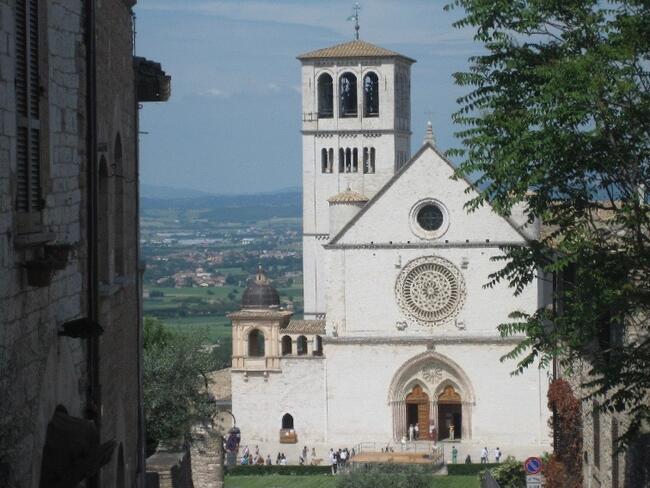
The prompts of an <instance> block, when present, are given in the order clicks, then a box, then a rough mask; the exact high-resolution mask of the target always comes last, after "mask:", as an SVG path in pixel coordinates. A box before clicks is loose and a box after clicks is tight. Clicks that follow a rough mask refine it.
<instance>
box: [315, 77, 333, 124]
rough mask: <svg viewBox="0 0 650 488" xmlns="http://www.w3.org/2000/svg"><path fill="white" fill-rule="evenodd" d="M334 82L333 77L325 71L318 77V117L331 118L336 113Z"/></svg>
mask: <svg viewBox="0 0 650 488" xmlns="http://www.w3.org/2000/svg"><path fill="white" fill-rule="evenodd" d="M333 102H334V83H333V82H332V77H331V76H330V75H328V74H327V73H323V74H322V75H320V76H319V77H318V117H319V118H321V119H330V118H332V116H333V115H334V103H333Z"/></svg>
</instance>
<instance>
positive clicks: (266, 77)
mask: <svg viewBox="0 0 650 488" xmlns="http://www.w3.org/2000/svg"><path fill="white" fill-rule="evenodd" d="M445 3H446V2H445V1H440V0H366V1H363V2H361V6H362V10H361V13H360V17H361V38H362V39H363V40H366V41H368V42H372V43H374V44H378V45H380V46H382V47H386V48H388V49H393V50H396V51H399V52H401V53H403V54H405V55H407V56H409V57H412V58H415V59H416V60H417V63H416V64H415V65H413V68H412V80H411V86H412V128H413V139H412V141H413V147H412V150H413V152H415V151H416V150H417V148H418V147H419V145H420V143H421V141H422V138H423V135H424V130H425V124H426V121H427V119H431V120H432V122H433V128H434V132H435V134H436V137H437V139H438V145H439V146H440V147H441V148H442V149H447V148H449V147H452V146H455V145H457V144H458V143H457V141H456V139H455V138H454V137H453V132H454V127H453V126H452V123H451V114H452V113H453V112H454V111H455V109H456V102H455V100H456V98H457V97H458V96H459V95H461V94H462V93H463V91H462V90H461V89H460V88H459V87H456V86H454V84H453V79H452V73H454V72H456V71H462V70H464V69H466V67H467V64H468V63H467V58H468V57H469V56H471V55H472V54H476V52H477V51H478V49H479V48H478V46H477V45H476V44H475V43H474V42H473V41H472V32H470V31H468V30H458V29H454V28H453V27H452V26H451V24H452V22H453V21H454V20H456V19H457V18H458V16H459V15H460V12H452V13H448V12H445V11H444V10H443V6H444V5H445ZM352 4H353V2H352V1H348V0H345V1H339V0H331V1H330V0H328V1H325V0H302V1H297V0H139V1H138V3H137V6H136V9H135V11H136V15H137V21H136V22H137V24H136V28H137V39H136V43H137V47H136V49H137V54H138V55H139V56H145V57H147V58H149V59H153V60H156V61H158V62H160V63H162V65H163V69H164V70H165V71H166V72H167V73H168V74H170V75H171V76H172V98H171V99H170V101H169V102H167V103H161V104H155V103H148V104H145V106H144V108H143V109H142V110H141V127H140V128H141V130H142V131H144V132H147V134H143V135H141V139H140V141H141V146H140V152H141V175H140V176H141V181H142V183H145V184H151V185H163V186H172V187H180V188H190V189H196V190H201V191H207V192H211V193H219V194H223V193H255V192H262V191H272V190H277V189H281V188H286V187H292V186H299V185H300V184H301V138H300V132H299V131H300V96H299V84H300V69H299V62H298V61H297V60H296V56H297V55H298V54H301V53H303V52H306V51H309V50H312V49H318V48H321V47H327V46H330V45H334V44H337V43H340V42H345V41H348V40H350V39H352V35H353V32H354V31H353V24H352V22H348V21H346V18H347V17H348V16H349V15H350V14H351V13H352Z"/></svg>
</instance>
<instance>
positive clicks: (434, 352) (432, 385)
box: [231, 40, 550, 460]
mask: <svg viewBox="0 0 650 488" xmlns="http://www.w3.org/2000/svg"><path fill="white" fill-rule="evenodd" d="M298 59H299V60H300V62H301V65H302V97H303V104H302V112H303V115H302V119H303V126H302V137H303V199H304V200H303V267H304V303H305V312H304V319H301V320H294V319H293V318H292V313H291V312H290V311H286V310H282V309H281V308H280V306H279V305H280V302H279V299H278V296H277V293H276V292H275V290H274V289H273V288H272V286H271V285H270V284H269V283H268V281H267V280H266V278H265V276H264V274H263V272H260V273H258V276H257V277H256V279H255V281H254V282H253V283H252V284H251V285H250V286H249V288H248V289H247V290H246V294H245V295H244V300H243V308H242V310H241V311H240V312H237V313H235V314H232V316H231V319H232V321H233V367H232V373H231V374H232V392H233V397H232V404H233V413H234V414H235V417H236V419H237V425H238V426H239V427H240V428H241V431H242V443H243V444H247V445H249V446H250V445H259V446H260V449H261V450H262V452H263V453H264V454H265V455H266V453H267V451H268V452H269V453H271V452H272V453H275V452H277V451H283V452H285V453H287V454H288V455H289V457H290V458H291V457H292V456H293V458H294V460H297V455H298V452H299V450H300V449H302V447H303V446H305V445H306V446H308V447H309V448H310V449H311V448H312V447H315V448H316V450H317V454H318V455H324V454H325V453H326V451H327V450H329V448H330V447H332V448H339V447H348V448H352V447H354V446H357V445H359V444H362V443H374V444H375V445H376V446H377V449H379V446H386V445H389V444H399V443H400V442H401V441H402V439H403V438H404V437H405V436H408V431H409V426H411V425H417V426H418V431H419V434H418V436H419V438H420V440H430V439H435V440H437V441H446V442H443V445H445V446H447V447H446V448H448V449H449V448H450V446H451V445H452V444H453V445H456V446H457V448H458V450H459V451H460V453H461V455H463V456H464V455H465V454H466V453H467V454H471V455H472V457H473V458H474V457H477V456H478V451H479V449H480V448H481V447H483V446H488V447H489V448H490V449H493V448H494V447H496V446H499V447H500V448H501V451H503V452H504V453H505V454H513V455H516V456H518V457H522V456H526V455H531V454H540V453H542V452H543V451H547V450H550V439H549V431H548V426H547V422H548V412H547V408H546V390H547V384H548V379H547V373H546V372H545V371H543V370H537V369H535V368H531V369H530V370H528V371H526V372H525V373H524V374H521V375H518V376H511V374H510V372H511V371H512V370H513V369H514V366H515V364H514V363H513V362H501V361H500V358H501V357H502V356H503V355H504V354H506V353H507V352H508V351H510V350H511V349H512V348H513V347H514V345H515V344H516V343H517V341H518V339H516V338H507V339H504V338H501V337H500V334H499V332H498V330H497V326H498V325H499V324H500V323H503V322H507V321H508V315H509V314H510V313H511V312H513V311H515V310H520V311H528V312H531V311H534V310H536V309H537V308H538V307H539V306H540V305H541V304H542V303H543V300H544V292H545V290H544V285H543V282H542V281H540V282H539V283H538V282H534V283H532V284H531V285H530V286H529V287H528V288H527V289H525V290H524V291H523V292H522V293H521V294H519V295H517V296H513V290H512V289H510V288H509V287H508V286H507V284H504V283H501V284H497V285H495V286H493V287H485V286H484V285H485V283H486V282H487V279H488V275H489V274H490V273H492V272H494V271H496V270H497V269H499V267H500V266H502V263H500V262H495V261H494V260H493V258H495V257H497V256H499V255H500V254H501V251H500V248H501V247H503V246H512V245H526V242H527V239H528V238H529V237H531V236H533V235H534V234H535V233H536V232H538V228H537V227H536V225H535V223H533V224H528V223H526V222H525V220H524V219H523V217H522V216H520V215H517V214H513V215H512V216H511V217H510V218H508V219H506V218H503V217H501V216H498V215H497V214H496V213H495V212H493V211H492V210H491V209H490V208H489V207H482V208H479V209H478V210H476V211H475V212H473V213H468V212H467V211H466V210H465V209H464V203H465V202H466V201H467V200H469V199H470V198H471V197H472V194H473V192H474V191H475V190H474V189H473V187H472V186H471V184H470V183H469V182H467V181H465V180H463V179H453V178H452V176H453V174H454V169H453V167H452V165H451V164H450V163H449V161H448V160H447V159H446V158H445V157H444V155H443V153H442V152H441V151H440V150H439V149H438V148H437V147H436V143H435V140H434V136H433V131H432V128H431V126H430V125H429V126H428V127H427V130H426V133H425V137H424V141H423V143H422V145H421V147H420V149H419V150H418V151H417V152H416V153H415V154H414V155H411V154H410V148H411V127H410V110H411V109H410V105H411V103H410V76H411V66H412V64H413V63H414V62H415V61H414V60H413V59H410V58H408V57H406V56H403V55H401V54H399V53H396V52H393V51H389V50H386V49H383V48H380V47H377V46H375V45H372V44H369V43H367V42H364V41H360V40H355V41H352V42H348V43H344V44H340V45H337V46H333V47H330V48H326V49H320V50H317V51H313V52H310V53H306V54H303V55H301V56H299V57H298ZM476 460H477V459H476Z"/></svg>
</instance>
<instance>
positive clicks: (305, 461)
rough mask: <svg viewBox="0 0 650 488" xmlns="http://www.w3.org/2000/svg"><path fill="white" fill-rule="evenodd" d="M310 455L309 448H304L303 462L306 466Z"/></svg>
mask: <svg viewBox="0 0 650 488" xmlns="http://www.w3.org/2000/svg"><path fill="white" fill-rule="evenodd" d="M308 453H309V450H308V449H307V446H305V447H303V448H302V460H303V462H304V463H305V464H307V454H308Z"/></svg>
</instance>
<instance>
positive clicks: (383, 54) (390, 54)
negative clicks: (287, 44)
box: [298, 40, 415, 63]
mask: <svg viewBox="0 0 650 488" xmlns="http://www.w3.org/2000/svg"><path fill="white" fill-rule="evenodd" d="M323 58H402V59H405V60H406V61H410V62H411V63H415V59H412V58H409V57H407V56H404V55H403V54H400V53H398V52H396V51H391V50H389V49H384V48H383V47H379V46H375V45H374V44H370V43H369V42H366V41H359V40H354V41H349V42H344V43H343V44H337V45H335V46H331V47H326V48H323V49H317V50H315V51H310V52H308V53H304V54H301V55H300V56H298V59H300V60H306V59H323Z"/></svg>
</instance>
